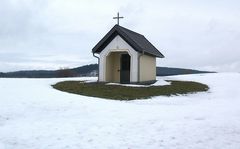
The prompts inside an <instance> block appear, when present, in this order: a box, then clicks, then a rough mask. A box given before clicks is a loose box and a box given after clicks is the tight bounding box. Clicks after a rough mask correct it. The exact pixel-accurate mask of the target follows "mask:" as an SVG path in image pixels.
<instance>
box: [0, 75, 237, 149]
mask: <svg viewBox="0 0 240 149" xmlns="http://www.w3.org/2000/svg"><path fill="white" fill-rule="evenodd" d="M165 79H168V80H169V79H173V80H188V81H197V82H201V83H204V84H207V85H208V86H209V87H210V91H209V92H207V93H198V94H191V95H186V96H172V97H164V96H158V97H154V98H152V99H149V100H135V101H115V100H104V99H99V98H94V97H85V96H80V95H74V94H69V93H64V92H60V91H58V90H54V89H53V88H52V87H51V86H50V85H51V84H54V83H56V82H58V81H62V80H96V78H65V79H61V78H58V79H13V78H0V93H1V94H0V95H1V97H0V149H9V148H17V149H46V148H50V149H60V148H64V149H67V148H69V149H79V148H84V149H92V148H96V149H101V148H103V149H105V148H111V149H112V148H113V149H114V148H117V149H119V148H120V149H121V148H123V149H125V148H131V149H135V148H136V149H158V148H163V149H165V148H167V149H189V148H193V149H203V148H211V149H213V148H217V149H237V148H239V147H240V139H239V138H240V106H239V105H240V84H239V82H240V74H239V73H210V74H196V75H182V76H169V77H158V80H160V81H164V80H165Z"/></svg>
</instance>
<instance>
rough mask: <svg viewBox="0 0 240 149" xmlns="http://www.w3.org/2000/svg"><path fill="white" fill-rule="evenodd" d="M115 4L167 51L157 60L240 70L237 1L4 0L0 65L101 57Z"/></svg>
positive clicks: (56, 64)
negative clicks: (99, 46) (97, 52)
mask: <svg viewBox="0 0 240 149" xmlns="http://www.w3.org/2000/svg"><path fill="white" fill-rule="evenodd" d="M118 11H119V12H120V15H123V16H124V17H125V18H124V19H123V20H121V21H120V25H122V26H124V27H126V28H129V29H131V30H134V31H137V32H139V33H141V34H144V35H145V36H146V37H147V38H148V39H149V40H150V41H151V42H152V43H153V44H154V45H155V46H156V47H157V48H158V49H159V50H160V51H161V52H162V53H163V54H164V55H165V56H166V58H164V59H158V60H157V65H158V66H171V67H186V68H197V69H205V70H216V71H238V72H240V49H239V47H240V19H239V18H240V1H237V0H211V1H209V0H201V1H197V0H181V1H179V0H168V1H166V0H165V1H163V0H147V1H146V0H145V1H144V0H140V1H136V0H135V1H133V0H117V1H114V0H102V1H99V0H85V1H83V0H67V1H66V0H40V1H37V0H1V1H0V18H1V19H0V71H14V70H22V69H58V68H61V67H76V66H81V65H84V64H90V63H96V62H97V60H96V59H95V58H94V57H93V56H92V54H91V49H92V48H93V46H94V45H95V44H96V43H97V42H98V41H99V40H100V39H101V38H102V37H103V36H104V35H105V34H106V33H107V32H108V31H109V30H110V29H111V27H113V26H114V25H115V23H116V20H113V19H112V17H113V16H115V15H116V13H117V12H118Z"/></svg>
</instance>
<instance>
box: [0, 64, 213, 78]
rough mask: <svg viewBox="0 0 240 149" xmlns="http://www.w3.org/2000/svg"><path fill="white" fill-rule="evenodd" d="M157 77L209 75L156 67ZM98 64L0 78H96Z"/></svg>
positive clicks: (7, 74) (15, 73) (21, 73)
mask: <svg viewBox="0 0 240 149" xmlns="http://www.w3.org/2000/svg"><path fill="white" fill-rule="evenodd" d="M156 69H157V71H156V72H157V76H170V75H181V74H198V73H211V72H209V71H199V70H192V69H183V68H169V67H157V68H156ZM97 74H98V64H90V65H84V66H81V67H77V68H71V69H70V68H63V69H59V70H27V71H15V72H7V73H1V72H0V77H1V78H60V77H82V76H97Z"/></svg>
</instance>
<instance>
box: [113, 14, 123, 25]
mask: <svg viewBox="0 0 240 149" xmlns="http://www.w3.org/2000/svg"><path fill="white" fill-rule="evenodd" d="M113 19H117V24H118V25H119V19H123V17H119V12H118V13H117V17H113Z"/></svg>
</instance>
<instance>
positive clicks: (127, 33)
mask: <svg viewBox="0 0 240 149" xmlns="http://www.w3.org/2000/svg"><path fill="white" fill-rule="evenodd" d="M117 35H119V36H120V37H121V38H123V39H124V40H125V41H126V42H127V43H128V44H129V45H130V46H131V47H132V48H133V49H134V50H136V51H137V52H140V53H142V52H144V53H146V54H149V55H152V56H156V57H160V58H163V57H164V55H163V54H162V53H161V52H159V51H158V50H157V49H156V48H155V47H154V46H153V45H152V44H151V43H150V42H149V41H148V40H147V39H146V38H145V37H144V36H143V35H141V34H139V33H136V32H134V31H131V30H129V29H127V28H124V27H122V26H119V25H115V26H114V27H113V28H112V29H111V30H110V31H109V32H108V33H107V34H106V35H105V36H104V37H103V38H102V39H101V40H100V41H99V42H98V43H97V45H96V46H95V47H94V48H93V49H92V52H93V53H100V52H101V51H102V50H103V49H104V48H105V47H106V46H107V45H108V44H109V43H110V42H111V41H112V40H113V39H114V38H115V37H116V36H117Z"/></svg>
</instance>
